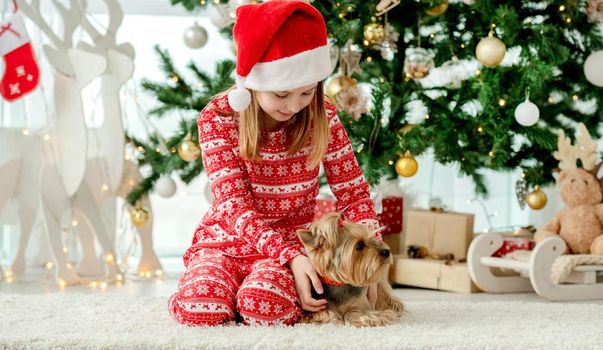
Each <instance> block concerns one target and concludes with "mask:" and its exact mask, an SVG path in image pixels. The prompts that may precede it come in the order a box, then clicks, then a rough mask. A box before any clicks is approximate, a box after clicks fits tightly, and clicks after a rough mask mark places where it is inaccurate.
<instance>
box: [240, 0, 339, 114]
mask: <svg viewBox="0 0 603 350" xmlns="http://www.w3.org/2000/svg"><path fill="white" fill-rule="evenodd" d="M233 36H234V40H235V42H236V45H237V51H238V55H237V79H236V84H237V86H236V88H235V89H234V90H232V91H230V92H229V93H228V103H229V104H230V106H231V107H232V109H234V110H235V111H237V112H240V111H243V110H245V109H246V108H247V106H249V103H250V102H251V93H250V92H249V90H248V89H251V90H255V91H286V90H292V89H296V88H299V87H302V86H306V85H310V84H312V83H316V82H319V81H321V80H324V79H326V78H327V77H328V76H329V75H330V74H331V71H332V67H331V56H330V49H329V45H328V43H327V28H326V25H325V21H324V19H323V17H322V15H321V14H320V12H318V10H316V9H315V8H314V7H313V6H312V5H309V4H307V3H305V2H303V1H300V0H272V1H267V2H263V3H261V4H252V5H243V6H240V7H239V8H237V20H236V23H235V25H234V29H233Z"/></svg>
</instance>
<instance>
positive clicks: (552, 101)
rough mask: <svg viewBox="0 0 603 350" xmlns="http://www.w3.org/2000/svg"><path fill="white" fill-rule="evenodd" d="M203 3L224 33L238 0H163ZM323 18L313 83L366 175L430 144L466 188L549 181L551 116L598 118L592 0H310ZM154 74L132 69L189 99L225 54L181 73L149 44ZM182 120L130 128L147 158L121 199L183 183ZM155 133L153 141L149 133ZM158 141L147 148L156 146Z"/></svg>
mask: <svg viewBox="0 0 603 350" xmlns="http://www.w3.org/2000/svg"><path fill="white" fill-rule="evenodd" d="M171 1H172V4H174V5H181V6H184V7H185V8H186V9H187V10H189V11H196V10H198V9H200V8H207V9H208V10H209V11H211V12H209V13H210V17H211V19H212V22H213V23H214V24H216V25H218V26H219V27H220V28H221V29H222V30H221V32H222V33H223V34H224V35H226V36H227V37H230V36H231V31H232V23H233V22H234V18H233V16H234V13H235V11H234V10H235V9H236V7H237V6H239V5H240V4H241V3H242V1H240V0H231V1H229V2H228V3H226V2H224V1H221V2H217V1H215V2H212V3H209V4H207V3H206V2H205V1H204V0H201V1H198V0H171ZM312 5H313V6H315V7H316V8H317V9H318V10H319V11H320V12H321V13H322V14H323V16H324V18H325V20H326V22H327V30H328V33H329V43H330V45H331V48H332V56H333V64H334V74H333V76H332V77H330V78H329V79H328V80H327V82H326V94H327V95H328V96H329V97H330V98H331V99H332V100H333V102H334V103H335V104H336V105H337V107H338V113H339V116H340V118H341V120H342V121H343V123H344V125H345V127H346V129H347V131H348V135H349V137H350V139H351V141H352V144H353V146H354V148H355V150H356V152H357V159H358V161H359V163H360V164H361V166H362V169H363V171H364V174H365V176H366V178H367V180H368V181H369V183H371V184H376V183H378V182H379V181H381V180H383V179H385V178H391V177H395V176H397V175H402V176H412V175H413V174H414V173H415V172H416V169H417V166H418V164H417V163H416V160H415V159H414V156H417V155H420V154H422V153H424V152H426V151H428V150H431V151H432V152H433V154H434V156H435V159H436V160H437V161H438V162H440V163H442V164H451V163H454V164H457V165H458V168H459V170H460V173H461V174H464V175H468V176H471V177H472V179H473V180H474V183H475V188H476V193H478V194H483V195H485V194H487V186H486V184H485V182H484V179H483V172H484V170H486V169H491V170H494V171H515V170H518V169H521V170H522V178H521V179H520V181H519V182H520V183H521V184H522V186H523V187H524V188H528V187H529V186H536V185H544V184H548V183H550V182H552V181H553V177H552V174H553V172H554V170H555V168H556V167H557V160H555V159H554V158H553V156H552V152H553V150H554V149H555V148H556V142H557V136H556V130H557V129H558V128H561V129H564V130H565V133H566V134H568V135H573V134H574V130H575V126H576V124H577V123H579V122H583V123H584V124H585V125H586V126H587V128H588V130H589V132H590V133H591V135H593V137H595V138H596V137H597V136H598V135H599V134H598V131H599V127H600V124H601V121H602V120H603V89H601V88H600V87H601V86H603V77H602V74H603V73H601V71H603V70H602V69H601V67H602V66H603V51H597V50H601V49H603V31H602V25H601V24H600V23H601V22H602V21H603V10H602V9H603V2H602V1H601V0H589V1H586V2H584V1H574V0H568V1H529V2H528V1H522V2H521V3H518V2H516V1H492V0H475V1H474V0H462V1H456V2H454V3H453V2H450V3H449V2H448V1H447V0H429V1H428V0H420V1H406V2H403V3H400V1H399V0H382V1H380V2H378V3H377V2H371V1H366V2H364V1H363V2H361V1H351V0H347V1H346V0H341V1H326V0H317V1H313V2H312ZM158 53H159V54H160V58H161V61H162V68H163V70H164V71H165V73H166V82H163V83H153V82H145V83H144V88H145V89H147V90H149V91H152V92H153V93H155V94H156V96H157V100H158V101H159V105H158V106H157V108H156V109H154V110H153V111H152V113H151V115H152V116H161V115H162V113H163V112H165V111H167V110H172V109H181V110H193V111H200V110H201V109H202V108H203V107H204V106H205V104H206V103H207V102H208V100H209V98H210V96H212V95H214V94H216V93H218V92H220V91H222V90H225V89H227V88H228V87H230V86H231V85H232V84H233V79H232V74H231V73H233V70H234V63H233V62H231V61H225V62H222V63H220V65H219V67H218V69H217V74H216V76H215V77H209V76H208V75H207V74H205V73H203V72H202V71H200V70H199V69H198V67H196V66H195V65H194V64H191V65H190V67H189V68H190V69H191V70H192V71H193V72H194V73H195V76H196V77H198V79H199V81H200V84H199V83H198V82H186V81H184V80H183V79H182V78H181V76H180V74H179V73H178V72H177V70H176V69H175V67H173V65H172V64H171V61H170V58H169V55H168V53H167V52H162V51H161V50H159V49H158ZM196 128H197V126H196V123H195V120H194V119H193V120H190V121H184V122H181V126H180V130H181V131H180V132H179V133H178V134H176V135H174V136H173V137H171V138H169V139H168V140H166V141H165V142H162V141H161V139H160V138H159V137H157V135H151V137H150V138H149V140H144V141H143V140H132V142H134V144H135V145H136V146H137V148H138V149H139V150H140V151H141V152H140V153H139V164H140V165H150V168H151V171H150V174H149V175H148V177H147V178H146V180H145V181H143V182H142V183H141V184H140V185H139V186H138V187H137V188H136V189H135V190H134V191H133V192H132V193H131V194H130V198H129V200H130V201H131V202H132V203H133V202H135V201H136V200H137V199H138V198H140V196H142V195H144V194H145V193H146V192H148V191H149V190H151V189H152V187H153V184H154V182H155V181H156V180H157V179H158V178H159V176H160V175H161V174H169V173H172V172H177V173H179V175H180V177H181V178H182V179H183V180H184V181H186V182H188V181H190V180H192V179H193V178H194V177H196V176H198V175H199V174H200V173H201V171H202V163H201V161H200V159H199V158H198V147H197V146H196V144H195V143H196V135H197V130H196ZM162 143H165V145H162ZM162 147H163V148H165V149H167V150H169V152H158V151H159V150H161V148H162Z"/></svg>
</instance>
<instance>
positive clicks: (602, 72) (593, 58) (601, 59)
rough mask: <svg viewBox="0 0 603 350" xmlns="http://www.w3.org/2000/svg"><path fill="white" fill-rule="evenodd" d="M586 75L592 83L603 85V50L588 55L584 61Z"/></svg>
mask: <svg viewBox="0 0 603 350" xmlns="http://www.w3.org/2000/svg"><path fill="white" fill-rule="evenodd" d="M584 75H585V76H586V80H588V81H590V82H591V84H593V85H595V86H599V87H603V50H599V51H596V52H593V53H591V54H590V55H588V57H587V58H586V61H584Z"/></svg>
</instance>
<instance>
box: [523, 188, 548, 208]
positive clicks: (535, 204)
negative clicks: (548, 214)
mask: <svg viewBox="0 0 603 350" xmlns="http://www.w3.org/2000/svg"><path fill="white" fill-rule="evenodd" d="M526 202H527V203H528V205H529V206H530V208H532V209H534V210H540V209H542V208H544V207H545V205H546V202H547V198H546V194H545V193H544V192H543V191H542V190H541V189H540V186H534V190H533V191H532V192H530V193H528V195H527V196H526Z"/></svg>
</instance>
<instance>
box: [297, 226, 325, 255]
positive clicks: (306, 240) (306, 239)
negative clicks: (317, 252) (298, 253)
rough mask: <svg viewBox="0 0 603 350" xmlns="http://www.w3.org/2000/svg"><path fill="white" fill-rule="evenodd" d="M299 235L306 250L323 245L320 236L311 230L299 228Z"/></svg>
mask: <svg viewBox="0 0 603 350" xmlns="http://www.w3.org/2000/svg"><path fill="white" fill-rule="evenodd" d="M297 236H298V237H299V240H300V241H301V242H302V244H303V245H304V247H306V250H311V249H310V248H312V249H316V248H318V247H320V246H321V245H322V242H321V239H320V237H318V236H316V235H314V233H312V231H310V230H297Z"/></svg>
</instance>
